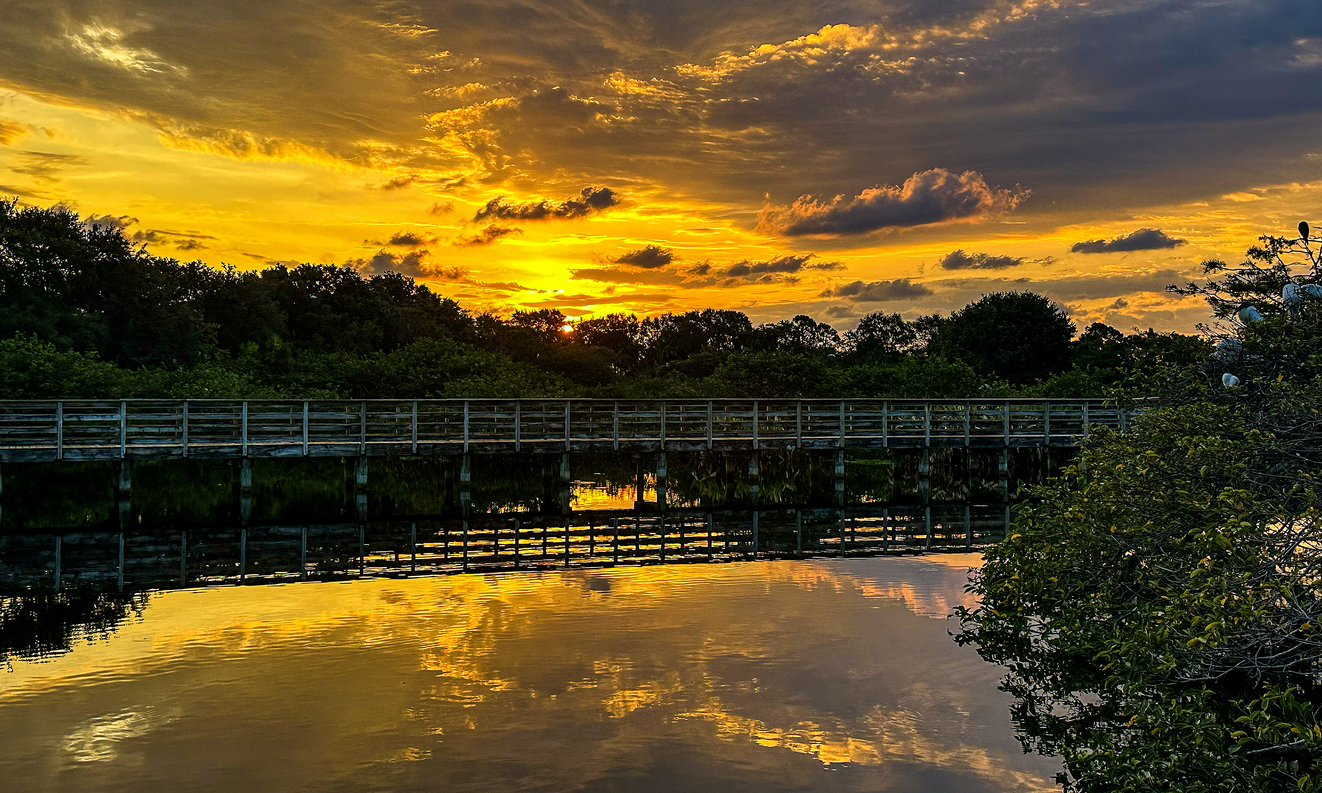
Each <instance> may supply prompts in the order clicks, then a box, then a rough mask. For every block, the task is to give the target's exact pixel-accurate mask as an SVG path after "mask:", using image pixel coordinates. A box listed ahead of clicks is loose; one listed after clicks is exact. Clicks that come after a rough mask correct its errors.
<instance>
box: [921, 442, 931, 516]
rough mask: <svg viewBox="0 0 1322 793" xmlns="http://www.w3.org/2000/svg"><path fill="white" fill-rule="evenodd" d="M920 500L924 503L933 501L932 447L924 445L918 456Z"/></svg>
mask: <svg viewBox="0 0 1322 793" xmlns="http://www.w3.org/2000/svg"><path fill="white" fill-rule="evenodd" d="M918 500H919V501H921V502H922V503H923V504H924V505H926V504H929V503H931V501H932V447H930V446H924V447H923V449H922V451H921V452H919V456H918Z"/></svg>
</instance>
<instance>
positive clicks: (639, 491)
mask: <svg viewBox="0 0 1322 793" xmlns="http://www.w3.org/2000/svg"><path fill="white" fill-rule="evenodd" d="M633 481H634V499H633V508H634V509H642V508H643V489H644V488H645V487H646V486H647V479H646V477H645V476H644V474H643V458H642V455H638V454H635V455H634V456H633Z"/></svg>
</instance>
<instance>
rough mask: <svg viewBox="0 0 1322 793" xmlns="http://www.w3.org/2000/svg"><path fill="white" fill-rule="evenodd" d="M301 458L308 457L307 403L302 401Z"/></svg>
mask: <svg viewBox="0 0 1322 793" xmlns="http://www.w3.org/2000/svg"><path fill="white" fill-rule="evenodd" d="M303 456H304V457H307V456H308V403H307V400H303Z"/></svg>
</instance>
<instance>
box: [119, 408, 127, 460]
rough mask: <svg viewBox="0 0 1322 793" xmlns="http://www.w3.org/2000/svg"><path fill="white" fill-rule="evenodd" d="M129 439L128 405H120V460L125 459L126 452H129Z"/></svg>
mask: <svg viewBox="0 0 1322 793" xmlns="http://www.w3.org/2000/svg"><path fill="white" fill-rule="evenodd" d="M128 438H129V413H128V403H127V402H120V403H119V459H121V460H123V459H124V454H125V452H127V451H128Z"/></svg>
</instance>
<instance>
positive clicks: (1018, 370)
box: [929, 292, 1074, 383]
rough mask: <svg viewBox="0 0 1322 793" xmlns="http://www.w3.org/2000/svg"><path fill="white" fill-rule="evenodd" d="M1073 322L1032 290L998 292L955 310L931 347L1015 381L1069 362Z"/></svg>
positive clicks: (1047, 373)
mask: <svg viewBox="0 0 1322 793" xmlns="http://www.w3.org/2000/svg"><path fill="white" fill-rule="evenodd" d="M1073 336H1074V323H1073V322H1070V320H1069V317H1068V316H1067V315H1066V314H1065V310H1064V309H1063V308H1061V307H1060V306H1058V305H1056V304H1055V303H1053V302H1051V301H1050V300H1048V299H1047V298H1045V297H1043V296H1042V295H1038V294H1034V293H1032V292H993V293H992V294H989V295H983V296H982V297H981V298H979V299H978V300H976V301H974V302H973V303H970V304H969V305H967V306H965V307H964V308H962V309H960V310H959V311H956V312H955V313H954V314H951V315H950V319H949V320H947V321H946V322H945V323H944V324H942V325H941V326H940V329H939V330H938V331H937V332H936V334H935V337H934V339H933V341H932V343H931V344H929V348H931V347H933V346H935V348H936V351H937V352H941V353H945V354H947V355H949V356H951V357H955V358H959V359H960V360H963V361H966V362H967V363H968V364H969V365H970V366H972V367H973V369H974V371H976V372H978V373H979V374H982V375H990V376H993V377H997V378H999V379H1002V380H1005V381H1007V382H1010V383H1031V382H1034V381H1036V380H1042V379H1045V378H1047V377H1050V376H1051V375H1053V374H1056V373H1058V372H1063V371H1065V370H1066V369H1068V368H1069V365H1070V346H1069V345H1070V339H1071V338H1073Z"/></svg>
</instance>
